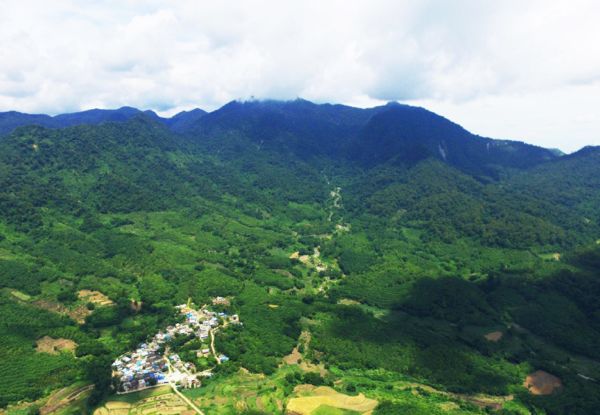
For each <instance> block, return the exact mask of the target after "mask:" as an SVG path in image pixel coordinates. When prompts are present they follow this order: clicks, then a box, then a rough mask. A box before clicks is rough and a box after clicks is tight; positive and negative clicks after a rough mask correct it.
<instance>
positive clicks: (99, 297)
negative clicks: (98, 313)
mask: <svg viewBox="0 0 600 415" xmlns="http://www.w3.org/2000/svg"><path fill="white" fill-rule="evenodd" d="M77 296H78V297H79V299H80V300H84V301H87V302H90V303H93V304H97V305H101V306H108V305H112V304H113V302H112V300H111V299H110V298H108V297H107V296H106V295H104V294H102V293H101V292H100V291H93V290H79V292H78V293H77Z"/></svg>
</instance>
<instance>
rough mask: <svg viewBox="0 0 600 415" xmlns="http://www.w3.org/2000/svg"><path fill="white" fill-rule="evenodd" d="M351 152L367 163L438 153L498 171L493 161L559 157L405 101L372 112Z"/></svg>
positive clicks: (513, 163)
mask: <svg viewBox="0 0 600 415" xmlns="http://www.w3.org/2000/svg"><path fill="white" fill-rule="evenodd" d="M351 152H352V155H353V157H354V158H355V159H357V160H359V161H360V162H361V163H363V164H364V165H366V166H375V165H377V164H381V163H384V162H387V161H394V162H408V163H412V162H416V161H419V160H422V159H425V158H428V157H433V158H436V159H438V160H442V161H444V162H447V163H449V164H450V165H452V166H455V167H457V168H459V169H461V170H465V171H468V172H471V173H476V174H490V173H493V171H494V169H493V166H502V167H510V168H527V167H531V166H534V165H536V164H539V163H542V162H545V161H549V160H553V159H556V158H557V155H556V154H555V152H554V151H552V150H547V149H545V148H541V147H536V146H533V145H529V144H525V143H522V142H517V141H508V140H492V139H489V138H483V137H479V136H476V135H474V134H471V133H469V132H468V131H467V130H465V129H464V128H462V127H461V126H459V125H458V124H455V123H453V122H451V121H449V120H447V119H446V118H444V117H441V116H439V115H437V114H434V113H432V112H430V111H427V110H425V109H423V108H418V107H411V106H407V105H400V104H395V105H388V108H387V109H386V111H381V112H379V113H378V114H375V115H373V117H372V118H371V119H370V120H369V122H368V124H367V125H366V126H365V127H364V128H363V129H362V131H361V133H360V137H359V138H358V139H357V140H356V142H355V143H354V146H353V147H352V149H351Z"/></svg>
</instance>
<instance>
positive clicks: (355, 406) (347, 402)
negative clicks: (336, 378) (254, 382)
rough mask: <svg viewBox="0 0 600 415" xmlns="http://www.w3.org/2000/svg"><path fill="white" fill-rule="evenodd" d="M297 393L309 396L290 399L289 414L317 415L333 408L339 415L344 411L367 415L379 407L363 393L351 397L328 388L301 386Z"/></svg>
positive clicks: (287, 411) (287, 410)
mask: <svg viewBox="0 0 600 415" xmlns="http://www.w3.org/2000/svg"><path fill="white" fill-rule="evenodd" d="M295 392H297V393H302V394H307V395H305V396H299V397H296V398H292V399H290V401H289V402H288V404H287V409H286V413H287V414H298V415H317V414H319V413H328V412H324V411H327V410H328V408H332V409H335V410H338V413H340V412H339V410H342V411H353V412H354V413H358V414H365V415H367V414H371V413H372V412H373V410H374V409H375V407H376V406H377V401H376V400H375V399H370V398H367V397H366V396H364V395H363V394H362V393H360V394H358V395H357V396H349V395H345V394H343V393H340V392H337V391H335V390H334V389H332V388H330V387H327V386H319V387H314V386H312V385H299V387H297V388H296V389H295ZM330 411H331V410H330ZM333 413H335V412H333ZM341 413H344V412H341ZM351 413H352V412H351Z"/></svg>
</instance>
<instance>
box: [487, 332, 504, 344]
mask: <svg viewBox="0 0 600 415" xmlns="http://www.w3.org/2000/svg"><path fill="white" fill-rule="evenodd" d="M502 336H504V333H502V332H501V331H492V332H491V333H488V334H486V335H484V336H483V337H485V339H486V340H487V341H490V342H497V341H500V339H502Z"/></svg>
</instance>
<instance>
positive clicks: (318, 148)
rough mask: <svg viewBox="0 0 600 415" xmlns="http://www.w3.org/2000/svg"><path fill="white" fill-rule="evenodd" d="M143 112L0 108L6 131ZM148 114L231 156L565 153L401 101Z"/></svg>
mask: <svg viewBox="0 0 600 415" xmlns="http://www.w3.org/2000/svg"><path fill="white" fill-rule="evenodd" d="M141 113H142V111H140V110H138V109H136V108H131V107H122V108H119V109H116V110H100V109H93V110H88V111H82V112H77V113H72V114H61V115H57V116H54V117H50V116H47V115H32V114H23V113H18V112H14V111H11V112H5V113H0V134H7V133H9V132H10V131H12V130H14V128H16V127H18V126H23V125H39V126H44V127H48V128H63V127H69V126H74V125H85V124H87V125H95V124H100V123H103V122H109V121H116V122H123V121H127V120H129V119H131V118H132V117H134V116H136V115H139V114H141ZM143 113H144V114H145V115H147V116H148V117H150V118H153V119H155V120H158V121H160V122H162V123H163V124H164V125H166V126H168V127H169V129H171V130H172V131H174V132H176V133H179V134H184V135H187V136H189V137H192V138H194V139H195V140H197V141H200V142H204V144H205V145H207V146H209V147H210V148H212V149H213V150H215V151H225V152H227V153H230V155H231V156H235V154H236V152H245V151H247V149H248V146H252V147H253V148H256V149H262V150H267V151H274V152H276V153H280V154H285V153H287V154H290V155H292V156H293V157H299V158H300V159H308V158H314V157H323V156H324V157H328V158H331V159H336V160H349V161H351V162H358V163H359V164H360V165H362V166H364V167H374V166H376V165H378V164H381V163H385V162H394V163H408V164H410V163H414V162H416V161H419V160H422V159H425V158H428V157H433V158H436V159H438V160H442V161H444V162H447V163H448V164H450V165H452V166H454V167H456V168H458V169H460V170H463V171H466V172H468V173H471V174H476V175H480V176H497V174H498V169H499V168H517V169H523V168H528V167H531V166H534V165H537V164H539V163H542V162H545V161H549V160H554V159H556V158H558V157H560V155H559V154H558V153H557V152H556V151H554V150H549V149H544V148H541V147H536V146H532V145H528V144H525V143H521V142H517V141H508V140H492V139H489V138H483V137H479V136H476V135H473V134H471V133H469V132H468V131H467V130H465V129H464V128H462V127H461V126H459V125H457V124H455V123H453V122H451V121H449V120H447V119H446V118H443V117H441V116H439V115H437V114H434V113H432V112H430V111H427V110H425V109H423V108H418V107H411V106H407V105H400V104H395V103H390V104H387V105H385V106H381V107H375V108H369V109H361V108H354V107H349V106H345V105H331V104H320V105H319V104H314V103H312V102H309V101H306V100H302V99H297V100H293V101H270V100H266V101H246V102H240V101H233V102H230V103H229V104H226V105H224V106H223V107H221V108H219V109H217V110H216V111H213V112H211V113H206V112H205V111H203V110H201V109H195V110H192V111H183V112H180V113H178V114H176V115H175V116H173V117H171V118H161V117H159V116H158V115H156V114H155V113H154V112H152V111H144V112H143ZM233 147H235V148H236V149H237V150H234V149H233Z"/></svg>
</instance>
